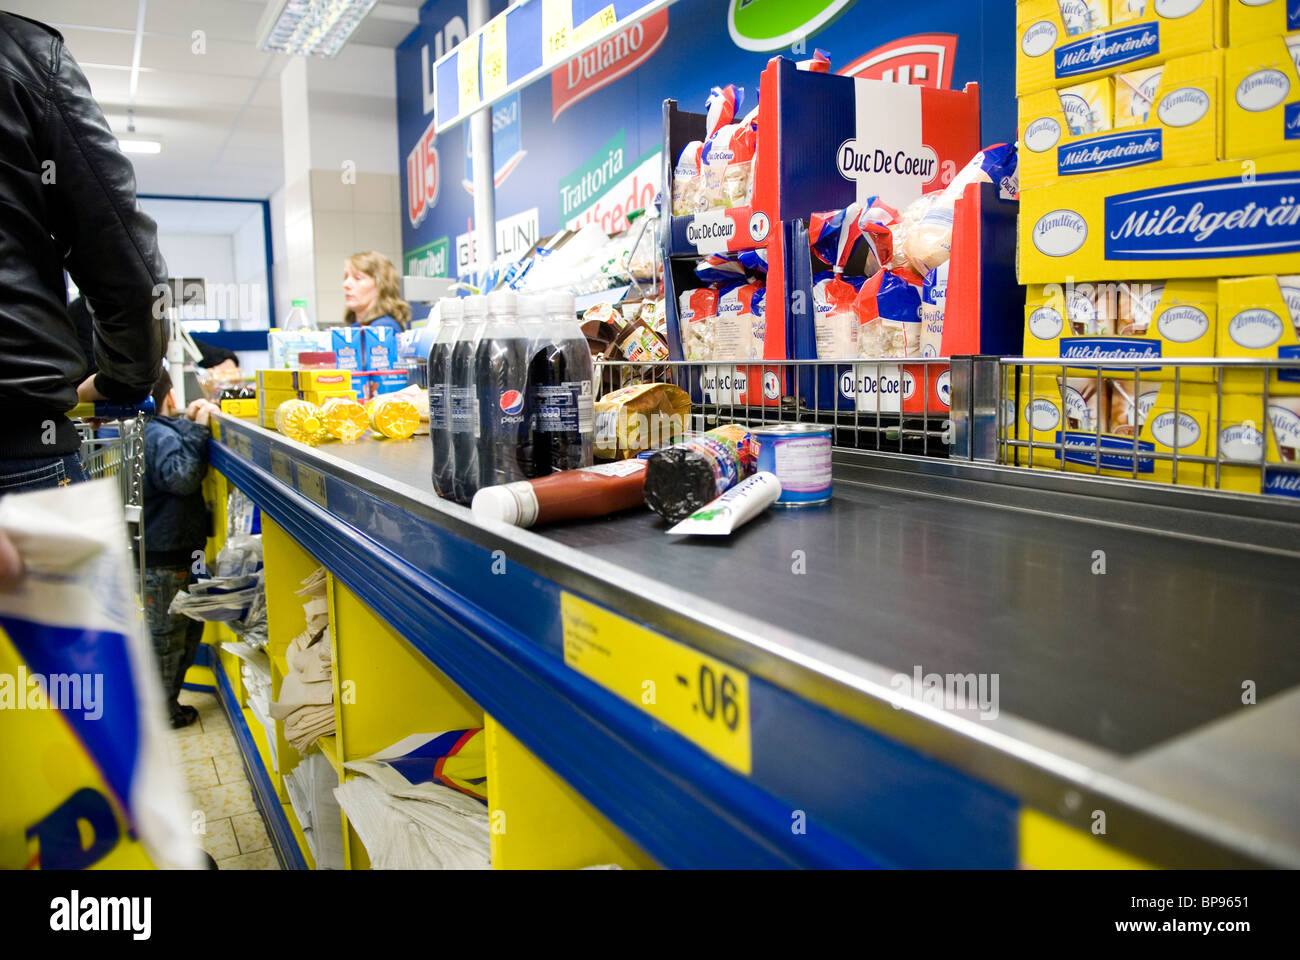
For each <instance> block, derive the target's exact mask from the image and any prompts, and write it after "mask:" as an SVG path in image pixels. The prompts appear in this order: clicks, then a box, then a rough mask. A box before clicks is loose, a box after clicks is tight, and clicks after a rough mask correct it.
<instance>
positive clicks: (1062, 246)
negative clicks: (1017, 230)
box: [1033, 210, 1088, 257]
mask: <svg viewBox="0 0 1300 960" xmlns="http://www.w3.org/2000/svg"><path fill="white" fill-rule="evenodd" d="M1087 239H1088V222H1087V221H1086V220H1084V219H1083V217H1081V216H1079V214H1077V213H1075V212H1074V211H1073V210H1053V211H1051V212H1050V213H1045V214H1043V215H1042V216H1041V217H1039V218H1038V222H1037V223H1036V224H1034V232H1033V240H1034V246H1035V247H1037V248H1038V250H1039V252H1040V253H1043V254H1045V255H1047V256H1049V257H1068V256H1069V255H1070V254H1072V253H1074V252H1075V251H1076V250H1078V249H1079V248H1080V247H1082V246H1083V242H1084V241H1085V240H1087Z"/></svg>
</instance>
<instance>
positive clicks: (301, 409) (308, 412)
mask: <svg viewBox="0 0 1300 960" xmlns="http://www.w3.org/2000/svg"><path fill="white" fill-rule="evenodd" d="M275 429H277V430H279V431H280V432H281V433H283V434H284V435H285V436H286V437H288V438H289V439H290V440H297V441H298V442H299V443H305V444H307V445H308V446H312V447H314V446H316V444H318V443H320V442H321V441H322V440H324V439H325V437H326V436H328V434H326V432H325V424H324V422H323V420H322V419H321V412H320V407H318V406H316V404H314V403H308V402H307V401H306V400H286V401H284V403H282V404H280V405H279V406H278V407H276V408H275Z"/></svg>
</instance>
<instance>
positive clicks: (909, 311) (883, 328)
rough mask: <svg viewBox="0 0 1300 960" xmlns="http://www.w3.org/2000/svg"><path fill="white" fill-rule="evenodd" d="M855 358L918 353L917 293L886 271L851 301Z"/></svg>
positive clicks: (919, 311)
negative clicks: (855, 329)
mask: <svg viewBox="0 0 1300 960" xmlns="http://www.w3.org/2000/svg"><path fill="white" fill-rule="evenodd" d="M853 312H854V315H855V316H856V317H857V318H858V324H859V326H858V356H860V357H873V358H874V357H916V356H920V353H921V292H920V291H919V290H917V288H916V287H915V286H913V285H912V284H910V283H908V282H907V281H906V280H904V279H902V278H901V277H898V276H895V275H894V274H892V273H890V272H889V271H888V270H881V271H879V272H878V273H877V274H876V275H875V276H874V277H872V278H871V279H870V280H868V281H867V282H866V283H864V284H863V285H862V289H861V290H860V291H859V292H858V297H857V299H856V300H854V301H853Z"/></svg>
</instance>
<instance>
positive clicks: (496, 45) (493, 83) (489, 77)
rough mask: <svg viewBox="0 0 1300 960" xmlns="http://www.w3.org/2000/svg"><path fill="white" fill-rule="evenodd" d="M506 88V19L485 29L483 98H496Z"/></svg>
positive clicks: (494, 21)
mask: <svg viewBox="0 0 1300 960" xmlns="http://www.w3.org/2000/svg"><path fill="white" fill-rule="evenodd" d="M505 88H506V17H505V14H502V15H501V16H499V17H497V18H496V19H495V20H493V21H492V22H491V23H489V24H488V25H487V26H486V27H484V28H483V96H484V97H485V98H488V99H490V98H492V97H495V96H496V95H497V94H498V93H500V92H501V91H502V90H504V89H505Z"/></svg>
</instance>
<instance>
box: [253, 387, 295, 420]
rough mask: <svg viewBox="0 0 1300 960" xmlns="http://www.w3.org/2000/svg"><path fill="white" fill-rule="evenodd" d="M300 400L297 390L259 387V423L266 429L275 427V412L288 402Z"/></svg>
mask: <svg viewBox="0 0 1300 960" xmlns="http://www.w3.org/2000/svg"><path fill="white" fill-rule="evenodd" d="M296 399H298V393H297V391H295V390H267V389H265V388H263V387H260V386H259V387H258V391H257V422H258V423H260V424H261V425H262V426H264V427H271V428H274V427H275V410H276V408H277V407H279V406H280V404H282V403H284V401H286V400H296Z"/></svg>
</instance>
